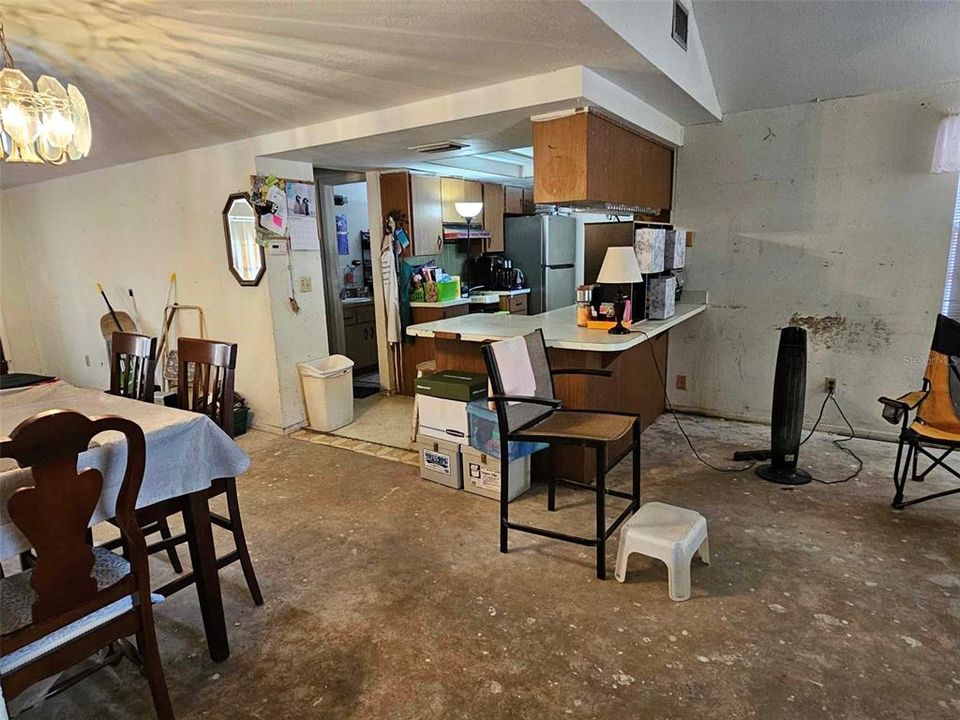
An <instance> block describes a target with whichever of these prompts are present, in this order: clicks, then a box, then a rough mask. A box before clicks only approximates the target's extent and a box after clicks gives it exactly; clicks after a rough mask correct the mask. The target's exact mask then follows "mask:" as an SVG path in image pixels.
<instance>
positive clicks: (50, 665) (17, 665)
mask: <svg viewBox="0 0 960 720" xmlns="http://www.w3.org/2000/svg"><path fill="white" fill-rule="evenodd" d="M108 431H116V432H120V433H123V435H124V437H125V439H126V467H125V470H124V475H123V481H122V483H121V486H120V491H119V494H118V496H117V503H116V517H117V524H118V526H119V528H120V533H121V536H122V539H123V546H124V551H125V553H126V556H127V558H129V561H128V560H125V559H124V558H122V557H120V556H119V555H116V554H114V553H112V552H110V551H109V550H106V549H104V548H94V547H92V546H91V544H90V543H89V542H88V541H87V528H88V525H89V522H90V518H91V516H92V514H93V512H94V509H95V508H96V506H97V504H98V502H100V495H101V493H102V488H103V476H102V475H101V473H100V471H99V470H96V469H92V468H87V469H84V470H81V471H80V472H79V473H78V472H77V459H78V456H79V455H80V453H82V452H84V451H85V450H87V448H88V447H89V445H90V441H91V439H92V438H94V437H95V436H97V435H99V434H101V433H104V432H108ZM0 457H4V458H8V457H9V458H13V459H14V460H16V461H17V464H18V465H19V466H20V467H21V468H29V469H30V471H31V474H32V477H33V481H34V485H33V486H32V487H23V488H20V489H19V490H17V491H16V492H14V493H13V495H12V496H11V497H10V499H9V501H8V505H7V508H8V511H9V514H10V518H11V520H12V521H13V522H14V524H15V525H16V526H17V528H18V529H19V530H20V532H22V533H23V535H24V536H25V537H26V539H27V540H28V541H29V542H30V543H31V545H32V547H33V548H34V549H35V552H36V560H35V564H34V567H33V568H31V569H29V570H26V571H24V572H22V573H19V574H17V575H14V576H12V577H8V578H4V579H3V580H0V598H2V603H3V614H2V616H0V632H2V634H0V683H2V687H3V694H4V696H5V697H6V698H8V699H11V698H14V697H16V696H17V695H19V694H20V693H21V692H23V691H24V690H25V689H26V688H28V687H29V686H30V685H32V684H34V683H36V682H38V681H40V680H42V679H44V678H47V677H50V676H51V675H54V674H56V673H59V672H62V671H64V670H66V669H67V668H70V667H72V666H73V665H76V664H77V663H79V662H80V661H82V660H84V659H85V658H87V657H89V656H91V655H93V654H94V653H96V652H97V651H98V650H100V649H102V648H104V647H107V646H108V645H109V644H111V643H113V642H115V641H117V640H120V639H123V638H126V637H128V636H130V635H136V639H137V646H138V648H139V651H140V656H141V658H142V661H143V670H144V675H145V676H146V679H147V682H148V683H149V685H150V691H151V694H152V695H153V703H154V708H155V709H156V713H157V717H159V718H160V719H161V720H172V718H173V711H172V709H171V707H170V698H169V696H168V694H167V686H166V681H165V680H164V677H163V667H162V665H161V663H160V653H159V650H158V648H157V636H156V629H155V628H154V624H153V607H152V602H159V601H162V599H163V598H161V597H158V596H151V594H150V576H149V571H148V567H147V554H146V542H145V540H144V538H143V533H142V532H141V530H140V526H139V525H138V524H137V519H136V512H135V506H136V501H137V496H138V494H139V492H140V485H141V483H142V481H143V468H144V462H145V457H146V450H145V443H144V438H143V431H142V430H141V429H140V427H139V426H137V425H136V424H135V423H133V422H131V421H130V420H126V419H124V418H120V417H115V416H112V415H106V416H102V417H96V418H87V417H86V416H84V415H81V414H79V413H76V412H72V411H69V410H49V411H47V412H43V413H40V414H38V415H34V416H33V417H31V418H28V419H27V420H24V421H23V422H22V423H20V424H19V425H18V426H17V427H16V428H15V429H14V430H13V432H12V433H11V434H10V437H9V438H3V439H0Z"/></svg>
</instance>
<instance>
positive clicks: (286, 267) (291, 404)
mask: <svg viewBox="0 0 960 720" xmlns="http://www.w3.org/2000/svg"><path fill="white" fill-rule="evenodd" d="M256 167H257V172H258V173H260V174H267V173H268V174H272V175H276V176H277V177H281V178H284V179H285V180H299V181H301V182H305V183H308V184H310V185H313V184H314V182H313V166H312V165H311V164H310V163H308V162H296V161H293V160H279V159H276V158H266V157H258V158H257V159H256ZM318 202H319V199H318ZM291 273H292V275H293V282H294V289H293V291H292V292H294V293H295V295H294V297H295V298H296V301H297V304H298V305H299V307H300V311H299V312H296V313H295V312H293V310H292V309H291V307H290V296H291V289H290V276H291ZM266 277H267V280H268V281H269V282H268V289H269V296H270V313H271V317H272V321H273V322H272V325H273V347H274V348H275V358H274V372H275V373H276V377H277V382H278V385H279V391H280V400H279V402H280V423H279V428H278V429H280V430H282V431H284V432H288V431H291V430H295V429H297V428H299V427H302V426H303V425H304V423H305V421H306V413H305V409H304V405H303V388H302V386H301V384H300V372H299V370H298V369H297V364H298V363H301V362H306V361H309V360H318V359H319V358H322V357H326V356H327V355H329V354H330V350H329V344H328V341H327V305H326V301H325V299H324V294H323V283H324V278H323V259H322V257H321V251H320V247H319V245H318V246H317V249H316V250H298V251H296V252H292V253H290V254H289V255H270V254H269V253H268V254H267V273H266ZM302 277H306V278H308V279H309V283H310V286H311V290H310V292H308V293H304V292H301V291H300V278H302Z"/></svg>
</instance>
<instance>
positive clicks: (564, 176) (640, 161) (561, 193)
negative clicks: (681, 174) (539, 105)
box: [533, 112, 673, 210]
mask: <svg viewBox="0 0 960 720" xmlns="http://www.w3.org/2000/svg"><path fill="white" fill-rule="evenodd" d="M533 165H534V174H533V189H534V199H535V200H536V202H538V203H547V204H565V203H570V204H581V205H592V204H601V203H612V204H618V205H626V206H633V207H642V208H650V209H653V210H668V209H669V208H670V204H671V195H672V190H673V150H671V149H670V148H668V147H665V146H663V145H660V144H658V143H656V142H654V141H652V140H649V139H647V138H645V137H643V136H642V135H639V134H637V133H635V132H633V131H631V130H629V129H627V128H626V127H623V126H622V125H619V124H617V123H615V122H613V121H611V120H608V119H607V118H605V117H602V116H600V115H596V114H594V113H591V112H584V113H577V114H574V115H567V116H564V117H560V118H556V119H554V120H546V121H544V122H536V123H534V124H533Z"/></svg>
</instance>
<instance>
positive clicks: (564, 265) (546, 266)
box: [543, 263, 576, 270]
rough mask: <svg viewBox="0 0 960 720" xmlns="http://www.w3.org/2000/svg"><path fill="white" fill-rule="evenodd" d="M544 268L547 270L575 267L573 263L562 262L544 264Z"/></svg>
mask: <svg viewBox="0 0 960 720" xmlns="http://www.w3.org/2000/svg"><path fill="white" fill-rule="evenodd" d="M543 267H544V268H546V269H547V270H568V269H569V268H572V267H576V265H574V264H573V263H564V264H563V265H544V266H543Z"/></svg>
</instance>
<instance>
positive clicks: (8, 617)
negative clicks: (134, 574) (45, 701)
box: [0, 548, 164, 675]
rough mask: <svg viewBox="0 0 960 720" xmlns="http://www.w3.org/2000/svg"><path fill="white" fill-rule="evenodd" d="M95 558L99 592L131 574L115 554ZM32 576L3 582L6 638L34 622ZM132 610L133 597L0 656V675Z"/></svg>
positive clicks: (0, 623)
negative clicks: (7, 635)
mask: <svg viewBox="0 0 960 720" xmlns="http://www.w3.org/2000/svg"><path fill="white" fill-rule="evenodd" d="M93 555H94V565H93V571H92V572H91V575H92V576H93V577H94V578H95V579H96V581H97V589H98V590H103V589H105V588H108V587H110V586H111V585H113V584H114V583H115V582H117V581H118V580H121V579H123V578H124V577H125V576H126V575H128V574H129V573H130V564H129V563H128V562H127V561H126V560H124V559H123V558H122V557H121V556H120V555H117V554H116V553H112V552H110V551H109V550H106V549H104V548H94V549H93ZM30 575H31V571H30V570H25V571H24V572H21V573H17V574H16V575H12V576H10V577H6V578H3V579H0V607H2V608H3V612H2V613H0V633H2V634H4V635H6V634H7V633H10V632H13V631H14V630H18V629H20V628H22V627H26V626H27V625H29V624H30V623H31V622H32V621H33V617H32V614H31V612H32V611H31V608H32V606H33V603H34V600H35V599H36V594H35V593H34V591H33V588H32V587H31V586H30ZM150 600H151V602H153V603H154V604H157V603H161V602H163V600H164V598H163V596H162V595H156V594H151V595H150ZM132 607H133V599H132V598H131V597H129V596H128V597H124V598H120V599H119V600H117V601H115V602H112V603H110V604H109V605H106V606H104V607H102V608H100V609H99V610H97V611H96V612H93V613H91V614H90V615H87V616H86V617H83V618H80V619H79V620H76V621H74V622H72V623H70V624H69V625H66V626H64V627H62V628H60V629H59V630H56V631H54V632H52V633H50V634H49V635H47V636H46V637H43V638H41V639H40V640H37V641H36V642H33V643H30V644H29V645H26V646H24V647H22V648H20V649H19V650H15V651H14V652H12V653H10V654H9V655H4V656H3V657H0V675H6V674H7V673H9V672H12V671H13V670H16V669H17V668H18V667H22V666H23V665H26V664H27V663H30V662H32V661H34V660H36V659H37V658H39V657H41V656H42V655H45V654H47V653H49V652H52V651H53V650H56V649H57V648H58V647H61V646H62V645H66V644H68V643H69V642H71V641H72V640H75V639H76V638H78V637H80V636H81V635H84V634H86V633H88V632H90V631H91V630H95V629H96V628H98V627H100V626H102V625H105V624H106V623H108V622H110V621H111V620H113V619H114V618H117V617H119V616H120V615H123V614H124V613H125V612H127V611H128V610H129V609H130V608H132Z"/></svg>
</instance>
